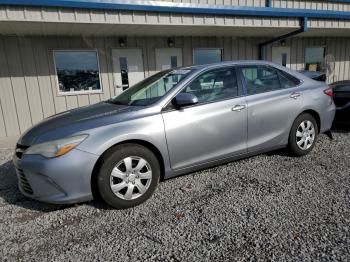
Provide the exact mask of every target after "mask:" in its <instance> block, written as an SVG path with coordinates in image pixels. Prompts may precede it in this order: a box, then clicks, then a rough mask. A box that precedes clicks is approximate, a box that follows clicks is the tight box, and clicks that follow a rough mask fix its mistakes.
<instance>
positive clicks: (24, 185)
mask: <svg viewBox="0 0 350 262" xmlns="http://www.w3.org/2000/svg"><path fill="white" fill-rule="evenodd" d="M16 171H17V177H18V182H19V186H20V187H21V188H22V189H23V191H24V192H26V193H27V194H30V195H32V194H33V189H32V187H31V186H30V184H29V182H28V180H27V178H26V176H25V175H24V173H23V170H22V169H19V168H17V169H16Z"/></svg>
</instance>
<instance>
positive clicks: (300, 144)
mask: <svg viewBox="0 0 350 262" xmlns="http://www.w3.org/2000/svg"><path fill="white" fill-rule="evenodd" d="M317 136H318V126H317V123H316V120H315V118H314V117H313V116H312V115H310V114H307V113H303V114H301V115H300V116H298V117H297V119H295V121H294V123H293V126H292V129H291V131H290V134H289V144H288V147H289V149H290V152H291V153H292V155H294V156H303V155H306V154H308V153H309V152H310V151H311V150H312V149H313V147H314V146H315V143H316V140H317Z"/></svg>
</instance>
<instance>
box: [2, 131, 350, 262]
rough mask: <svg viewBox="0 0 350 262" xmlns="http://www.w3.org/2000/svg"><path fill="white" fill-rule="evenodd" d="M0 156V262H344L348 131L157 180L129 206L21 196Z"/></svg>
mask: <svg viewBox="0 0 350 262" xmlns="http://www.w3.org/2000/svg"><path fill="white" fill-rule="evenodd" d="M0 154H1V155H0V164H1V167H0V181H1V182H0V214H1V216H0V221H1V222H0V260H1V259H2V260H4V261H20V260H24V261H30V260H37V261H47V260H56V261H59V260H65V261H88V260H108V261H196V260H197V261H256V260H264V261H266V260H274V261H286V260H288V261H300V260H301V261H316V260H318V261H332V260H333V261H334V260H337V261H350V232H349V230H350V176H349V175H350V133H349V132H338V133H336V134H335V140H333V141H331V140H329V139H328V138H327V137H326V136H324V135H322V136H321V137H320V139H319V141H318V143H317V146H316V148H315V150H314V151H313V152H312V153H311V154H310V155H308V156H306V157H302V158H291V157H289V156H287V155H286V154H285V153H284V152H283V151H282V152H274V153H270V154H263V155H259V156H257V157H252V158H249V159H245V160H241V161H237V162H233V163H230V164H228V165H222V166H219V167H215V168H211V169H207V170H204V171H201V172H196V173H193V174H189V175H186V176H182V177H178V178H175V179H171V180H168V181H165V182H163V183H161V184H160V186H159V188H158V190H157V191H156V193H155V195H154V196H153V197H152V198H151V199H150V200H149V201H148V202H146V203H145V204H143V205H141V206H138V207H136V208H133V209H129V210H111V209H109V208H108V207H106V206H105V205H103V204H101V203H96V202H91V203H84V204H79V205H74V206H54V205H47V204H43V203H39V202H36V201H33V200H30V199H27V198H25V197H23V196H22V195H21V194H20V193H19V192H18V189H17V186H16V179H15V173H14V170H13V166H12V164H11V162H9V160H10V158H11V154H12V152H11V151H10V150H2V151H1V153H0ZM185 185H191V186H192V190H191V191H190V192H183V191H182V190H181V189H180V188H182V187H183V186H185Z"/></svg>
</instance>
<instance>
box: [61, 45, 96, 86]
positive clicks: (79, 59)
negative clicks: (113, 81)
mask: <svg viewBox="0 0 350 262" xmlns="http://www.w3.org/2000/svg"><path fill="white" fill-rule="evenodd" d="M54 59H55V65H56V72H57V77H58V85H59V91H60V92H61V93H68V92H89V91H91V92H93V91H99V90H101V86H100V73H99V66H98V58H97V53H96V51H54Z"/></svg>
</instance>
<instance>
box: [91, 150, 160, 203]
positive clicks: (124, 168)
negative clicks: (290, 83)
mask: <svg viewBox="0 0 350 262" xmlns="http://www.w3.org/2000/svg"><path fill="white" fill-rule="evenodd" d="M159 177H160V166H159V162H158V160H157V157H156V156H155V155H154V154H153V152H152V151H150V150H149V149H147V148H145V147H143V146H140V145H136V144H123V145H120V146H117V147H116V148H115V149H114V151H113V152H112V153H110V154H107V155H106V156H105V157H104V159H103V164H102V166H101V168H100V171H99V173H98V176H97V187H98V190H99V193H100V196H101V197H102V199H103V200H104V201H105V202H106V203H107V204H109V205H111V206H112V207H114V208H118V209H120V208H129V207H133V206H136V205H139V204H141V203H142V202H144V201H146V200H147V199H148V198H149V197H150V196H151V195H152V194H153V192H154V190H155V189H156V187H157V185H158V182H159Z"/></svg>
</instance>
